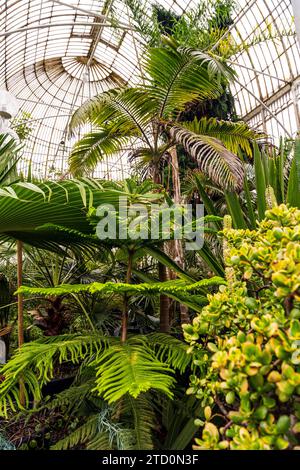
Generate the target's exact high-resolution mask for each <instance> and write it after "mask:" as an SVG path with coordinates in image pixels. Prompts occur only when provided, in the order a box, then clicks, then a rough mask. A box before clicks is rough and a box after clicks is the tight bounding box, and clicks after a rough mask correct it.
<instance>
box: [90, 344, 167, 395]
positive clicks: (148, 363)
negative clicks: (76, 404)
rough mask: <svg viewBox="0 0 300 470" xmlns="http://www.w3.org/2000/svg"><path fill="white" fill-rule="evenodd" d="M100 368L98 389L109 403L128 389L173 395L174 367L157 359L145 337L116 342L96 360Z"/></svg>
mask: <svg viewBox="0 0 300 470" xmlns="http://www.w3.org/2000/svg"><path fill="white" fill-rule="evenodd" d="M92 365H93V366H95V368H96V371H97V372H96V376H97V379H96V387H95V390H97V391H98V393H99V394H100V395H101V396H103V398H104V399H105V400H107V401H108V403H113V402H115V401H117V400H118V399H120V398H121V397H122V396H123V395H125V394H126V393H129V395H131V396H132V397H133V398H137V397H138V396H139V395H140V393H142V392H146V391H148V390H150V389H154V390H160V391H162V392H164V393H166V394H167V395H168V396H170V397H171V396H172V393H171V391H170V389H171V388H172V386H173V385H174V383H175V381H174V378H173V377H171V375H170V373H171V372H172V369H170V368H169V367H167V365H166V364H164V363H162V362H160V361H158V360H157V358H156V357H155V355H154V354H153V351H152V350H151V349H150V348H149V346H148V345H147V342H146V341H145V340H144V339H143V338H142V337H135V338H129V339H128V340H127V341H126V343H124V344H120V343H119V344H113V345H111V347H110V348H108V349H107V350H106V351H105V352H104V353H103V354H101V355H98V357H97V358H96V359H95V361H93V363H92Z"/></svg>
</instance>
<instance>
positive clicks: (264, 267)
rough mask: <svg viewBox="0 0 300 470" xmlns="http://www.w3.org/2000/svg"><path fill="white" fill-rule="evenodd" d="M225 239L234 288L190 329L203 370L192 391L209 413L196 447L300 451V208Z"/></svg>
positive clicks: (283, 210)
mask: <svg viewBox="0 0 300 470" xmlns="http://www.w3.org/2000/svg"><path fill="white" fill-rule="evenodd" d="M224 236H225V238H226V250H225V258H226V265H227V268H226V277H227V281H228V286H227V287H224V286H221V287H220V291H219V292H218V293H216V294H214V295H209V296H208V299H209V304H208V305H207V306H206V307H204V309H203V310H202V312H201V314H200V315H198V316H197V317H196V318H195V319H194V320H193V324H192V325H185V326H184V331H185V338H186V340H187V341H188V342H189V343H190V353H192V354H193V361H194V365H195V366H196V367H197V369H196V371H195V373H194V374H193V375H192V376H191V377H190V388H189V389H188V393H189V394H195V395H196V397H197V398H198V399H199V400H200V403H201V405H202V408H203V409H204V414H203V419H202V421H203V423H202V425H203V424H204V429H203V432H202V437H201V438H200V439H196V443H197V445H196V447H195V448H197V449H227V448H228V449H232V450H234V449H252V450H255V449H256V450H259V449H274V450H276V449H277V450H280V449H287V448H294V449H295V448H296V449H297V448H299V447H298V446H299V426H300V425H299V422H300V408H299V400H298V396H299V394H300V365H299V341H300V321H299V318H300V211H299V210H297V209H296V208H288V207H287V206H285V205H280V206H276V207H274V208H272V209H270V210H268V211H266V215H265V219H264V220H263V221H262V222H260V224H259V226H258V228H257V230H255V231H250V230H234V229H231V228H227V229H225V230H224ZM202 413H203V412H202ZM220 414H221V415H222V416H223V417H222V420H221V421H220V419H219V418H217V416H220ZM201 418H202V417H201Z"/></svg>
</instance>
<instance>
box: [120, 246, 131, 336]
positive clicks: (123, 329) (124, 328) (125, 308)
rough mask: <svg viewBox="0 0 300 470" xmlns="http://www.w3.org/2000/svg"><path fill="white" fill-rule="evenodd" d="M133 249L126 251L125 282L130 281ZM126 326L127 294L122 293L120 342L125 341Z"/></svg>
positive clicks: (128, 282)
mask: <svg viewBox="0 0 300 470" xmlns="http://www.w3.org/2000/svg"><path fill="white" fill-rule="evenodd" d="M133 253H134V252H133V251H132V250H129V252H128V266H127V273H126V284H130V283H131V275H132V261H133ZM127 328H128V296H127V294H126V293H125V294H124V303H123V314H122V326H121V342H122V343H125V341H126V339H127Z"/></svg>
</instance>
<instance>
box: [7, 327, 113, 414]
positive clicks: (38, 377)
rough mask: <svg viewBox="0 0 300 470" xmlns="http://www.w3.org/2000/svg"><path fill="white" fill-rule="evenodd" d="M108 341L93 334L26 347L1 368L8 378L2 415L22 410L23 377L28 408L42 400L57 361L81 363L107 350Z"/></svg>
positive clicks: (37, 343) (36, 342) (67, 336)
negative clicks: (42, 392) (32, 401)
mask: <svg viewBox="0 0 300 470" xmlns="http://www.w3.org/2000/svg"><path fill="white" fill-rule="evenodd" d="M108 340H109V339H108V338H105V337H102V336H99V335H93V334H90V335H88V336H79V335H62V336H56V337H49V338H45V339H44V338H43V339H42V340H38V341H33V342H31V343H27V344H24V345H23V346H22V348H20V349H19V350H18V351H17V352H16V354H15V355H14V356H13V357H12V359H11V360H10V361H9V362H8V363H7V364H5V365H4V366H3V367H2V368H1V374H2V375H3V376H4V377H5V379H4V381H3V382H1V384H0V415H1V416H7V413H8V410H9V409H12V410H13V411H15V410H16V408H17V407H18V408H20V409H23V406H22V404H21V402H20V394H19V381H20V379H21V378H22V381H23V383H24V396H25V407H26V406H28V404H29V402H30V401H31V400H32V399H34V400H35V401H36V402H39V401H40V400H41V398H42V394H41V390H42V387H43V385H45V384H46V383H47V382H49V381H50V380H51V378H52V377H53V370H54V363H55V361H58V362H59V363H61V362H63V361H71V362H72V363H73V364H79V363H80V361H82V360H83V359H85V358H86V357H91V356H92V355H93V354H94V353H96V352H99V351H102V350H103V349H105V347H106V346H107V344H108Z"/></svg>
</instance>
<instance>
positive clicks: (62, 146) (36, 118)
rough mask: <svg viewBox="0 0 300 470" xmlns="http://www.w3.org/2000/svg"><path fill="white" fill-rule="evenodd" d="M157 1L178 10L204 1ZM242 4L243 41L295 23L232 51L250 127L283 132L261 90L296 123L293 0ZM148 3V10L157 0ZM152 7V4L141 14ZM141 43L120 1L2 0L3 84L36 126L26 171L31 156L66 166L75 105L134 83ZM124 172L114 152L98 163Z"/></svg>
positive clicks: (42, 170)
mask: <svg viewBox="0 0 300 470" xmlns="http://www.w3.org/2000/svg"><path fill="white" fill-rule="evenodd" d="M156 3H160V4H161V5H162V6H164V7H165V8H167V9H169V8H170V9H171V10H173V11H175V12H176V13H178V14H181V13H182V12H183V11H185V10H186V9H188V8H193V7H195V5H197V3H198V2H197V1H196V0H193V1H188V0H177V1H176V0H161V1H159V2H156ZM237 4H238V7H237V16H236V22H235V25H233V27H232V28H231V31H230V34H232V38H233V39H232V40H233V41H235V42H236V43H237V44H238V43H241V42H243V41H248V40H253V37H254V36H255V35H257V36H259V34H263V33H264V32H265V31H266V30H268V28H269V26H268V23H270V22H271V23H272V24H273V26H272V27H273V28H275V29H274V31H275V33H276V32H277V36H280V35H282V33H285V32H287V31H288V30H289V34H284V37H283V38H282V39H280V40H279V39H278V38H277V39H276V40H274V41H272V42H270V41H267V43H266V44H265V45H264V46H262V45H257V46H254V47H253V48H251V49H249V50H247V51H246V52H245V53H240V54H237V56H236V57H235V58H234V60H236V61H237V62H238V63H239V64H240V65H239V66H235V67H236V70H237V72H238V73H239V76H240V81H241V83H242V85H245V86H247V88H248V89H249V90H250V93H249V92H248V91H246V90H245V89H244V88H243V87H241V86H240V85H238V84H235V86H234V87H233V92H234V94H235V95H236V98H237V110H238V112H239V113H240V114H241V115H243V116H247V118H248V119H249V120H250V122H251V123H252V124H253V125H256V126H260V127H262V126H265V127H267V128H268V130H270V131H271V133H273V134H275V133H278V132H280V131H279V130H278V126H277V127H276V126H275V127H272V126H273V125H274V122H273V121H272V119H273V118H272V115H269V114H268V113H265V112H264V110H263V107H262V105H261V103H260V102H259V101H258V100H257V97H258V99H260V100H261V101H262V102H266V103H268V105H270V106H273V108H272V109H274V114H275V115H276V113H277V114H278V116H280V119H283V120H284V121H285V120H286V118H285V114H282V112H283V111H282V110H283V109H284V110H285V111H286V112H287V110H288V111H289V114H290V115H291V116H292V117H289V118H288V119H289V120H290V122H285V125H286V126H287V127H288V128H289V130H290V132H291V133H293V132H295V129H296V128H297V115H298V101H297V100H298V98H295V90H294V88H293V86H292V84H293V83H294V82H295V81H296V80H297V77H298V76H299V75H300V65H299V64H300V54H299V47H298V44H297V41H296V38H295V35H294V34H293V31H292V33H291V29H292V30H293V25H292V16H293V12H292V7H291V2H290V0H271V1H270V0H254V1H246V0H240V1H238V2H237ZM147 8H148V12H150V11H151V2H148V3H147ZM148 12H147V9H146V10H145V14H147V13H148ZM116 26H117V27H116ZM141 42H142V39H141V38H140V37H139V35H138V34H137V32H136V31H135V25H134V22H133V20H132V18H131V16H130V14H129V9H128V7H127V6H126V3H125V2H123V1H121V0H108V1H103V0H97V1H96V0H64V1H60V0H43V1H41V0H7V1H5V2H4V1H3V2H1V6H0V54H1V58H2V60H1V65H0V87H2V88H6V89H7V90H9V91H10V92H11V93H13V94H14V95H15V96H16V97H17V98H18V99H19V102H20V106H21V110H23V111H25V112H28V113H30V114H31V116H32V123H31V125H32V127H33V132H32V135H31V137H30V139H29V142H28V144H27V147H26V149H25V157H26V158H27V162H26V161H24V167H23V170H24V171H26V169H27V168H28V165H29V163H30V164H31V167H32V169H33V171H34V172H35V173H36V174H37V175H40V176H54V175H55V173H56V174H57V173H62V174H64V173H65V172H66V171H67V156H68V152H69V149H70V147H71V145H72V142H71V141H68V140H67V138H66V128H67V125H68V122H69V119H70V116H71V114H72V112H73V111H74V110H75V109H76V108H77V107H78V106H79V105H80V104H81V103H82V102H83V101H85V100H86V99H88V98H89V97H91V96H94V95H95V94H97V93H100V92H102V91H105V90H107V89H109V88H112V87H114V86H119V85H120V84H126V83H129V84H136V83H138V81H139V75H140V74H139V69H138V55H139V53H140V50H141ZM241 66H242V67H241ZM247 67H248V69H247ZM251 68H255V69H258V70H259V72H262V73H259V74H257V73H255V72H253V71H251V70H249V69H251ZM269 75H272V76H273V77H274V76H275V77H278V78H273V79H272V78H271V77H270V76H269ZM274 97H275V98H274ZM295 99H296V101H295ZM279 100H281V101H279ZM292 108H293V113H291V109H292ZM285 111H284V113H285ZM280 113H281V114H280ZM293 116H294V117H293ZM272 123H273V124H272ZM277 124H278V123H277ZM281 131H282V129H281ZM127 171H128V168H127V165H126V164H125V165H124V158H122V156H116V158H115V159H114V161H111V162H110V164H109V166H107V165H106V164H102V165H100V166H99V168H98V170H97V175H100V176H105V175H106V174H107V173H111V174H112V176H114V177H124V176H126V172H127Z"/></svg>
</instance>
